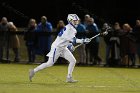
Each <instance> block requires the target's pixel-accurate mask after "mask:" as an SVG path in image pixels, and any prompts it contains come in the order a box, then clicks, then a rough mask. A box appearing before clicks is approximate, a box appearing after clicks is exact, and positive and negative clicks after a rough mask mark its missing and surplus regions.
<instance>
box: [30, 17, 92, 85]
mask: <svg viewBox="0 0 140 93" xmlns="http://www.w3.org/2000/svg"><path fill="white" fill-rule="evenodd" d="M67 21H68V24H67V25H66V26H65V27H64V28H63V29H62V30H61V31H60V32H59V34H58V36H57V38H56V40H55V41H54V42H53V43H52V45H51V50H50V52H49V53H48V54H47V56H48V57H49V59H48V61H47V62H46V63H42V64H41V65H39V66H37V67H36V68H34V69H30V71H29V80H30V81H32V78H33V76H34V75H35V73H36V72H38V71H40V70H42V69H45V68H47V67H51V66H53V64H54V63H55V62H56V61H57V59H58V58H59V57H63V58H65V59H66V60H68V61H69V65H68V74H67V78H66V82H68V83H73V82H77V80H74V79H73V78H72V72H73V70H74V67H75V63H76V59H75V57H74V56H73V54H72V53H71V51H73V50H74V46H73V44H76V43H84V44H87V43H89V42H90V41H91V40H90V39H89V38H86V39H77V38H76V37H75V35H76V33H77V31H76V27H77V25H78V24H79V22H78V21H79V17H78V16H77V15H76V14H68V17H67Z"/></svg>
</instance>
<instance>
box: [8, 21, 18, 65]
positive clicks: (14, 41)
mask: <svg viewBox="0 0 140 93" xmlns="http://www.w3.org/2000/svg"><path fill="white" fill-rule="evenodd" d="M8 30H9V32H16V31H18V30H17V27H16V26H15V25H14V24H13V22H9V23H8ZM9 47H10V48H12V49H13V52H14V54H15V59H14V62H19V61H20V57H19V47H20V41H19V38H18V36H17V35H16V34H15V33H11V34H10V37H9Z"/></svg>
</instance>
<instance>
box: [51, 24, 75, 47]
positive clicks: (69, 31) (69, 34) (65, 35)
mask: <svg viewBox="0 0 140 93" xmlns="http://www.w3.org/2000/svg"><path fill="white" fill-rule="evenodd" d="M76 33H77V31H76V29H75V28H74V27H73V26H72V25H70V24H68V25H66V26H65V27H64V29H63V30H62V31H60V32H59V34H58V36H57V38H56V40H55V41H54V42H53V43H52V46H51V47H52V48H57V47H67V46H68V44H69V43H70V41H73V38H74V37H75V35H76Z"/></svg>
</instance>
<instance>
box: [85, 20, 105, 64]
mask: <svg viewBox="0 0 140 93" xmlns="http://www.w3.org/2000/svg"><path fill="white" fill-rule="evenodd" d="M86 29H87V31H88V38H91V37H93V36H94V35H96V34H98V33H99V29H98V27H97V25H96V23H95V22H94V19H93V18H90V19H89V23H88V25H87V28H86ZM99 42H100V40H99V37H96V38H95V39H93V40H92V41H91V42H90V43H89V44H87V45H86V49H87V54H88V52H89V55H90V57H89V58H90V62H92V64H93V65H96V64H97V63H98V64H100V63H101V62H102V59H101V58H100V57H99V55H98V53H99ZM87 58H88V57H87Z"/></svg>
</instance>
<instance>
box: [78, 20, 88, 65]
mask: <svg viewBox="0 0 140 93" xmlns="http://www.w3.org/2000/svg"><path fill="white" fill-rule="evenodd" d="M76 30H77V33H78V34H77V35H76V37H77V38H79V39H85V38H86V28H85V26H84V25H83V24H82V23H81V20H79V24H78V26H77V28H76ZM85 46H86V45H85V44H83V45H81V46H80V47H78V48H77V51H78V54H79V60H78V64H77V65H86V50H85Z"/></svg>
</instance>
